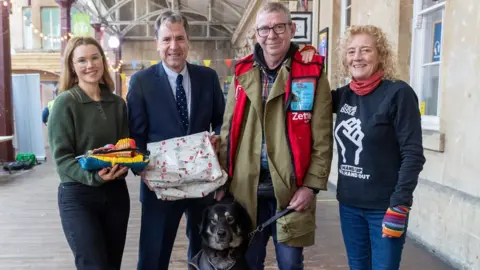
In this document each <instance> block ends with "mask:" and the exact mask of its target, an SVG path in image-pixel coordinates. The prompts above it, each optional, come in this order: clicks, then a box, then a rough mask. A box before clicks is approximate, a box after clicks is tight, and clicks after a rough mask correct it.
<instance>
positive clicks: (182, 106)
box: [175, 74, 188, 131]
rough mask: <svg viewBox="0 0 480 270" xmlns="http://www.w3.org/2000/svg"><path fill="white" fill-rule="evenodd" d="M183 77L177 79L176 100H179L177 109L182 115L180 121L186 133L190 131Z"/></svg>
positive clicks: (180, 75)
mask: <svg viewBox="0 0 480 270" xmlns="http://www.w3.org/2000/svg"><path fill="white" fill-rule="evenodd" d="M182 82H183V75H182V74H178V77H177V89H176V94H175V95H176V99H177V109H178V113H179V114H180V119H182V124H183V127H184V128H185V131H188V105H187V95H186V94H185V89H183V84H182Z"/></svg>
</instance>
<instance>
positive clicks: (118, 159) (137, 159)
mask: <svg viewBox="0 0 480 270" xmlns="http://www.w3.org/2000/svg"><path fill="white" fill-rule="evenodd" d="M91 157H94V158H96V159H98V160H102V161H105V162H110V163H112V166H115V164H117V163H136V162H148V161H149V160H148V159H147V160H145V161H144V160H143V155H136V156H134V157H128V158H127V157H106V156H100V155H92V156H91Z"/></svg>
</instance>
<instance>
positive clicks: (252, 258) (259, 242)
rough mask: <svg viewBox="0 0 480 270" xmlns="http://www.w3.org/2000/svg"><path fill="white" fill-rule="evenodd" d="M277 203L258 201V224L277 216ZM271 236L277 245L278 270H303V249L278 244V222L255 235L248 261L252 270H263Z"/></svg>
mask: <svg viewBox="0 0 480 270" xmlns="http://www.w3.org/2000/svg"><path fill="white" fill-rule="evenodd" d="M276 209H277V203H276V200H275V199H262V198H259V200H258V208H257V211H258V213H257V224H261V223H263V222H265V221H267V220H268V219H270V218H271V217H273V216H274V215H275V214H276ZM270 235H272V238H273V244H274V245H275V255H276V258H277V264H278V269H280V270H302V269H303V248H301V247H291V246H287V245H285V244H283V243H280V242H277V227H276V222H273V223H272V224H270V225H269V226H268V227H266V228H265V229H264V230H263V231H262V232H258V233H256V234H255V236H254V238H253V240H252V243H251V245H250V247H249V248H248V251H247V255H246V259H247V262H248V266H249V267H250V269H251V270H263V269H264V263H265V256H266V255H267V243H268V241H269V238H270Z"/></svg>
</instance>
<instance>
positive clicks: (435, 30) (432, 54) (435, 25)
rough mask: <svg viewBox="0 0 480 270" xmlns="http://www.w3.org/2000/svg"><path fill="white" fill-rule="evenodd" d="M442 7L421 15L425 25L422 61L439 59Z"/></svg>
mask: <svg viewBox="0 0 480 270" xmlns="http://www.w3.org/2000/svg"><path fill="white" fill-rule="evenodd" d="M443 10H444V9H443V8H442V9H439V10H437V11H435V12H432V13H428V14H426V15H424V16H423V18H422V19H423V20H424V27H425V48H424V52H425V53H424V58H423V62H424V63H431V62H438V61H441V58H440V55H441V48H442V44H441V41H442V12H443Z"/></svg>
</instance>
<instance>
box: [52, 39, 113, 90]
mask: <svg viewBox="0 0 480 270" xmlns="http://www.w3.org/2000/svg"><path fill="white" fill-rule="evenodd" d="M80 45H94V46H95V47H97V49H98V51H99V52H100V54H101V55H102V62H103V75H102V78H101V79H100V81H101V82H102V83H103V84H105V85H106V86H107V88H108V89H110V90H112V91H113V89H114V87H115V85H114V83H113V80H112V77H111V76H110V73H109V72H108V63H107V59H106V57H105V52H104V51H103V49H102V46H100V44H99V43H98V42H97V41H96V40H95V39H94V38H92V37H72V38H71V39H70V40H69V41H68V43H67V46H66V47H65V51H64V55H63V67H62V73H61V74H60V79H59V80H58V91H59V93H61V92H63V91H66V90H68V89H70V88H72V87H73V86H74V85H75V84H77V83H78V77H77V74H75V73H74V72H73V71H74V68H73V59H72V58H73V52H74V51H75V49H76V48H77V47H78V46H80Z"/></svg>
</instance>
